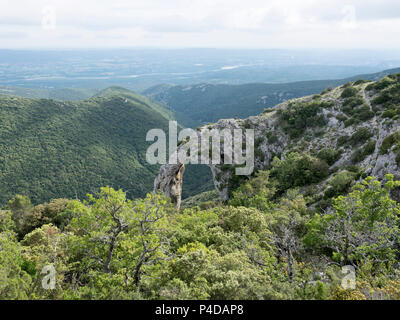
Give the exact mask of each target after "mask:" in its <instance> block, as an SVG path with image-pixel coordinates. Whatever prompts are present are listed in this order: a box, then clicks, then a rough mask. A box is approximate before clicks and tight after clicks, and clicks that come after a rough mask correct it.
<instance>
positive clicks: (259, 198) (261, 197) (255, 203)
mask: <svg viewBox="0 0 400 320" xmlns="http://www.w3.org/2000/svg"><path fill="white" fill-rule="evenodd" d="M269 175H270V174H269V172H268V171H258V172H257V173H256V176H255V178H253V179H251V180H249V181H248V182H247V183H243V184H242V185H241V186H240V187H239V188H237V189H236V190H235V191H234V192H233V197H232V199H231V200H230V202H229V203H230V204H232V205H233V206H244V207H252V208H257V209H259V210H261V211H267V210H269V209H270V208H271V207H272V202H271V199H272V198H273V197H274V195H275V192H276V188H275V186H274V184H273V183H272V182H271V181H270V179H269Z"/></svg>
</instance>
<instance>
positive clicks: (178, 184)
mask: <svg viewBox="0 0 400 320" xmlns="http://www.w3.org/2000/svg"><path fill="white" fill-rule="evenodd" d="M184 172H185V165H184V164H181V163H178V164H165V165H163V166H162V167H161V168H160V172H159V173H158V175H157V177H156V179H155V180H154V192H158V191H161V192H162V193H163V194H164V195H165V196H167V197H169V198H171V201H172V203H174V204H175V205H176V207H177V208H178V209H179V208H180V206H181V198H182V179H183V173H184Z"/></svg>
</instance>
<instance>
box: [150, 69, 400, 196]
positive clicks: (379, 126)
mask: <svg viewBox="0 0 400 320" xmlns="http://www.w3.org/2000/svg"><path fill="white" fill-rule="evenodd" d="M385 81H386V82H385ZM380 82H383V83H382V84H381V83H380ZM380 82H378V85H377V86H374V83H371V82H366V81H357V82H356V83H350V84H348V85H344V86H342V87H338V88H335V89H331V90H326V91H325V92H323V93H321V95H316V96H308V97H303V98H300V99H293V100H289V101H286V102H284V103H282V104H280V105H278V106H276V107H274V108H270V109H266V111H265V112H264V113H262V114H260V115H258V116H253V117H249V118H247V119H222V120H220V121H218V122H217V123H215V124H210V125H208V126H204V127H203V128H205V127H207V128H208V129H219V130H221V129H240V128H241V129H254V130H255V137H254V138H255V164H254V167H255V170H260V169H268V168H270V166H271V163H272V161H273V159H274V157H276V156H277V157H279V158H281V159H284V158H285V155H287V154H288V153H290V152H300V153H301V152H305V153H308V154H310V155H313V156H314V157H316V156H317V155H318V154H319V152H320V151H321V150H323V149H324V150H326V149H329V150H333V151H335V152H337V153H338V157H337V159H335V161H334V163H333V164H330V168H329V175H328V177H327V178H326V179H324V181H321V182H320V183H318V185H316V186H314V187H315V188H316V191H315V192H318V193H320V194H321V196H322V195H323V193H324V191H326V189H327V187H328V185H329V180H330V179H331V178H332V176H334V175H335V174H337V173H338V172H340V171H343V170H348V168H350V167H354V166H357V167H359V168H360V170H361V171H362V172H363V173H364V175H373V176H376V177H378V178H383V177H384V175H385V174H386V173H393V174H395V176H396V177H397V178H399V176H400V170H399V165H400V121H399V116H396V115H397V114H400V107H398V106H395V105H393V103H392V104H390V103H387V102H386V103H385V100H384V98H385V97H387V93H386V91H388V90H391V91H390V94H391V95H392V96H393V95H398V97H399V99H400V89H399V88H400V75H397V76H393V77H386V78H384V79H382V80H380ZM382 86H383V87H384V89H382ZM348 88H351V89H350V90H349V89H348ZM345 90H347V92H344V91H345ZM396 90H397V91H396ZM382 97H383V98H382ZM395 97H397V96H395ZM381 101H383V102H382V103H381ZM395 108H397V109H395ZM393 110H394V111H393ZM392 111H393V112H392ZM396 112H397V113H396ZM201 130H202V129H200V131H201ZM182 145H184V144H182ZM182 145H181V146H180V147H182ZM209 167H210V168H211V171H212V174H213V179H214V185H215V188H216V189H217V191H218V193H219V195H220V197H221V198H222V200H228V198H229V195H230V191H231V190H230V188H231V184H232V180H233V179H234V178H235V177H234V166H232V165H223V164H221V165H212V164H210V165H209ZM349 170H350V169H349ZM182 173H183V172H181V167H180V166H179V165H165V166H163V167H162V168H161V170H160V173H159V175H158V176H157V178H156V181H155V189H157V190H158V189H159V190H162V191H163V192H164V193H165V194H166V195H168V196H171V198H172V199H173V201H174V202H175V203H177V204H178V203H179V202H180V198H179V196H180V194H181V188H182V181H181V179H182ZM156 186H157V187H156Z"/></svg>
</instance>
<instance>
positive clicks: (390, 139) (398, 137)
mask: <svg viewBox="0 0 400 320" xmlns="http://www.w3.org/2000/svg"><path fill="white" fill-rule="evenodd" d="M393 146H395V147H396V148H397V149H399V148H400V131H397V132H395V133H392V134H390V135H388V136H387V137H386V138H385V139H383V141H382V144H381V147H380V149H379V152H380V154H386V153H388V152H389V150H390V149H391V148H392V147H393Z"/></svg>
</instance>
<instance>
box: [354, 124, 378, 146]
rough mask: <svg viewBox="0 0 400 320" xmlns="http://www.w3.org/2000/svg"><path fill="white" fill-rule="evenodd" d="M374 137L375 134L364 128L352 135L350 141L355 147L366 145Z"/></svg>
mask: <svg viewBox="0 0 400 320" xmlns="http://www.w3.org/2000/svg"><path fill="white" fill-rule="evenodd" d="M372 136H373V133H372V132H371V131H370V130H369V129H368V128H365V127H362V128H360V129H358V130H357V131H356V132H354V133H353V134H352V136H351V137H350V139H349V141H350V143H351V145H353V146H355V145H358V144H363V143H365V142H366V141H367V140H368V139H369V138H371V137H372Z"/></svg>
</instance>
